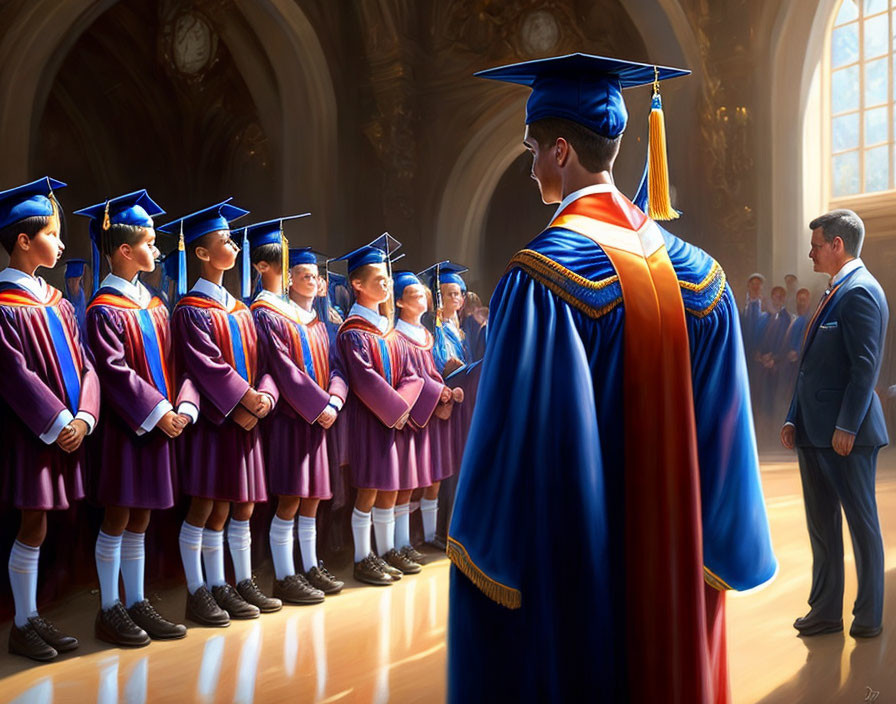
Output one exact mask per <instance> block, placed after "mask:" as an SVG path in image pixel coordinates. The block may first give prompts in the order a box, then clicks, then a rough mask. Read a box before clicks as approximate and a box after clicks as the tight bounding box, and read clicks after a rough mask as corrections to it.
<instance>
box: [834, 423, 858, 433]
mask: <svg viewBox="0 0 896 704" xmlns="http://www.w3.org/2000/svg"><path fill="white" fill-rule="evenodd" d="M834 430H842V431H843V432H844V433H849V434H850V435H858V434H859V433H858V431H857V430H847V429H846V428H841V427H840V426H839V425H835V426H834Z"/></svg>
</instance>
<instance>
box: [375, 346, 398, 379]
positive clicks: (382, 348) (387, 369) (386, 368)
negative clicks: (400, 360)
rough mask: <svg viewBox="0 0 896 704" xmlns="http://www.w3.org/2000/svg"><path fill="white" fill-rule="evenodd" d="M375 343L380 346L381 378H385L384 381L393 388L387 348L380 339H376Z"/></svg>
mask: <svg viewBox="0 0 896 704" xmlns="http://www.w3.org/2000/svg"><path fill="white" fill-rule="evenodd" d="M376 341H377V343H378V344H379V346H380V357H382V359H383V376H384V377H386V381H387V382H389V385H390V386H394V384H393V383H392V363H391V360H390V359H389V346H388V345H387V344H386V340H385V339H384V338H382V337H378V338H377V340H376Z"/></svg>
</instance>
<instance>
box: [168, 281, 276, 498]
mask: <svg viewBox="0 0 896 704" xmlns="http://www.w3.org/2000/svg"><path fill="white" fill-rule="evenodd" d="M171 322H172V334H173V337H174V351H175V355H174V358H175V368H176V370H177V374H179V375H186V376H188V377H189V378H190V379H192V380H193V383H194V384H195V385H196V389H197V390H198V392H199V397H200V404H199V411H200V412H199V420H198V421H197V422H196V424H195V425H194V426H193V427H192V428H190V429H189V430H188V431H187V432H185V433H184V434H183V435H182V436H181V437H182V439H183V453H182V455H181V462H180V467H181V471H180V476H181V488H182V490H183V492H184V493H185V494H187V495H188V496H198V497H203V498H207V499H215V500H217V501H234V502H238V503H245V502H259V501H266V500H267V490H266V488H265V477H264V457H263V454H262V449H261V436H260V432H259V428H258V425H256V426H255V427H254V428H252V430H249V431H246V430H243V428H241V427H240V426H239V425H237V424H236V423H235V422H234V421H233V420H232V419H231V418H230V417H229V416H230V414H231V412H232V411H233V410H234V409H235V408H236V407H237V405H239V403H240V400H241V399H242V398H243V395H244V394H245V393H246V391H247V390H248V389H249V387H250V384H254V382H255V372H256V344H257V339H256V333H255V325H254V322H253V320H252V313H251V312H250V311H249V309H248V308H247V307H246V306H245V305H243V304H242V303H240V302H239V301H236V302H235V305H234V307H233V308H232V310H230V311H227V310H225V308H224V306H222V305H221V304H220V303H218V302H217V301H215V300H213V299H211V298H209V297H208V296H205V295H203V294H201V293H198V292H195V291H194V292H191V293H190V294H188V295H187V296H185V297H184V298H182V299H181V300H180V301H179V302H178V304H177V306H176V307H175V309H174V314H173V316H172V320H171ZM236 331H238V335H239V338H240V339H241V341H242V344H240V340H236V339H235V336H236ZM238 370H239V371H238ZM244 375H245V376H244ZM179 378H183V377H182V376H180V377H179ZM256 388H257V389H258V390H259V391H263V392H266V393H268V394H270V395H271V397H272V398H273V399H274V401H275V404H276V400H277V398H278V393H277V387H276V386H275V385H274V383H273V380H272V379H271V377H270V376H268V375H266V374H265V375H263V376H262V377H261V379H260V380H259V381H258V383H257V385H256Z"/></svg>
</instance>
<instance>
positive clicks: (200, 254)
mask: <svg viewBox="0 0 896 704" xmlns="http://www.w3.org/2000/svg"><path fill="white" fill-rule="evenodd" d="M196 258H197V259H198V260H199V261H201V262H208V261H211V258H212V257H211V255H210V254H209V252H208V249H206V248H205V247H197V248H196Z"/></svg>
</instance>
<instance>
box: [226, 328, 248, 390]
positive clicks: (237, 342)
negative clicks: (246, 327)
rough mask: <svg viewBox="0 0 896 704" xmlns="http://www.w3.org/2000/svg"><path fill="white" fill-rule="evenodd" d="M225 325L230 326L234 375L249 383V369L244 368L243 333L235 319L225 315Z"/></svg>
mask: <svg viewBox="0 0 896 704" xmlns="http://www.w3.org/2000/svg"><path fill="white" fill-rule="evenodd" d="M227 324H228V325H229V326H230V341H231V347H232V348H233V366H234V369H236V373H237V374H239V375H240V376H241V377H243V379H245V380H246V381H249V368H248V367H247V366H246V353H245V350H244V348H243V344H244V340H243V332H242V330H240V326H239V323H238V322H237V320H236V318H235V317H234V316H232V315H230V314H229V313H228V314H227Z"/></svg>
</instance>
